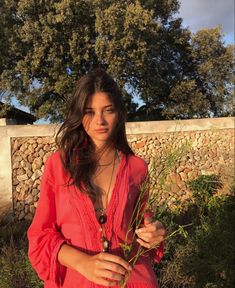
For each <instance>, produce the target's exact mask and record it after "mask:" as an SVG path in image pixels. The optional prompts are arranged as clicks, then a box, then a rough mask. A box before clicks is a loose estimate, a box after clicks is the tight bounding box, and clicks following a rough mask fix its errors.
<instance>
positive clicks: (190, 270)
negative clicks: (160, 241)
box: [156, 196, 235, 288]
mask: <svg viewBox="0 0 235 288" xmlns="http://www.w3.org/2000/svg"><path fill="white" fill-rule="evenodd" d="M214 204H215V206H214V207H211V209H210V211H209V214H207V215H205V214H198V211H200V210H196V213H195V210H194V215H193V216H194V217H193V219H195V218H200V221H198V220H195V221H194V225H193V226H190V229H189V231H188V237H187V238H186V239H185V238H183V237H178V238H172V241H170V240H171V239H169V243H168V245H167V250H166V254H165V257H164V260H163V261H162V263H161V264H160V265H159V267H156V268H157V273H158V275H159V278H160V287H164V288H205V287H214V288H232V287H234V284H235V269H234V262H235V247H234V241H235V231H234V229H233V228H234V219H235V209H234V207H235V206H234V204H235V197H234V196H226V197H216V201H215V202H214ZM171 217H172V216H171ZM177 219H178V218H177V217H176V218H175V219H174V221H177ZM198 222H200V224H199V225H198V224H197V223H198Z"/></svg>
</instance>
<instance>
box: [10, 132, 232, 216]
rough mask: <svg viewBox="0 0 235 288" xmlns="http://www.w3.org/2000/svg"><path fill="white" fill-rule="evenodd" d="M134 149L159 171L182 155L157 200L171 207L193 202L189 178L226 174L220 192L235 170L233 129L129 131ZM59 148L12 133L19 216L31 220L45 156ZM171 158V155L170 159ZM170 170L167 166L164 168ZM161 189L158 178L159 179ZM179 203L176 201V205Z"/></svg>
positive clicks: (46, 139) (47, 139) (49, 141)
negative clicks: (176, 155) (167, 131)
mask: <svg viewBox="0 0 235 288" xmlns="http://www.w3.org/2000/svg"><path fill="white" fill-rule="evenodd" d="M128 141H129V144H130V146H131V147H132V149H133V151H134V152H135V153H136V154H138V155H139V156H141V157H142V158H144V159H145V160H146V162H148V163H149V167H150V168H151V167H152V166H153V165H154V163H155V164H157V165H156V167H155V169H156V170H155V172H154V173H156V175H157V173H159V171H160V170H161V169H162V167H164V165H165V163H168V162H166V160H167V159H168V158H169V155H170V153H172V151H175V152H176V153H177V151H178V152H179V151H180V153H181V154H182V155H181V156H180V159H178V160H177V161H175V163H174V165H173V164H172V165H170V166H171V167H170V169H169V171H168V173H167V174H168V176H167V177H166V181H165V184H164V186H163V187H160V189H159V191H158V190H157V191H158V192H159V203H162V202H164V201H167V203H168V206H169V208H171V209H178V208H179V203H180V207H181V209H182V207H185V206H187V205H188V203H189V202H190V201H191V198H192V197H191V196H192V194H191V191H190V190H189V188H188V187H187V181H188V180H192V179H196V178H197V177H198V176H199V175H205V174H216V175H219V176H221V177H222V178H223V183H224V186H223V188H222V190H221V191H219V193H227V192H228V190H229V188H228V186H229V184H230V183H229V181H230V179H231V175H232V173H233V171H234V170H233V169H234V130H233V129H226V130H223V131H221V130H220V131H216V130H215V131H190V132H177V133H176V132H175V133H158V134H143V135H142V134H141V135H128ZM55 150H56V144H55V141H54V138H52V137H30V138H12V168H13V169H12V183H13V204H14V213H15V216H16V217H17V218H18V219H24V218H25V219H32V217H33V215H34V212H35V209H36V207H37V201H38V199H39V197H40V180H41V175H42V172H43V168H44V164H45V162H46V159H47V158H48V157H49V155H50V154H51V153H53V151H55ZM167 157H168V158H167ZM165 169H166V167H165ZM155 186H156V187H157V188H156V189H158V188H159V187H158V183H157V184H155ZM177 203H178V204H177Z"/></svg>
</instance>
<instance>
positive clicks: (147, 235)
mask: <svg viewBox="0 0 235 288" xmlns="http://www.w3.org/2000/svg"><path fill="white" fill-rule="evenodd" d="M136 234H137V236H138V238H140V239H142V240H144V241H146V242H150V241H151V240H152V239H154V237H153V236H154V235H153V233H136Z"/></svg>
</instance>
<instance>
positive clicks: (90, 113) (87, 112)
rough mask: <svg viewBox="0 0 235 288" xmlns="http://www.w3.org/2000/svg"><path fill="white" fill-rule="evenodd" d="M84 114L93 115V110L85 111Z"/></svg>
mask: <svg viewBox="0 0 235 288" xmlns="http://www.w3.org/2000/svg"><path fill="white" fill-rule="evenodd" d="M85 115H87V116H93V115H94V112H93V111H85Z"/></svg>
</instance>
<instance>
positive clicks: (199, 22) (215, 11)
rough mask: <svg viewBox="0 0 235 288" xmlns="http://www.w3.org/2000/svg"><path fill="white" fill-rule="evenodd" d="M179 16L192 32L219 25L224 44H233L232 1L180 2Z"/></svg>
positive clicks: (202, 0) (185, 0)
mask: <svg viewBox="0 0 235 288" xmlns="http://www.w3.org/2000/svg"><path fill="white" fill-rule="evenodd" d="M180 3H181V7H180V13H179V16H180V17H182V18H183V26H185V27H188V28H189V29H190V30H191V31H192V32H194V33H195V32H196V31H198V30H199V29H203V28H212V27H215V26H218V25H221V27H222V32H223V34H224V41H225V44H234V0H180Z"/></svg>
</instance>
